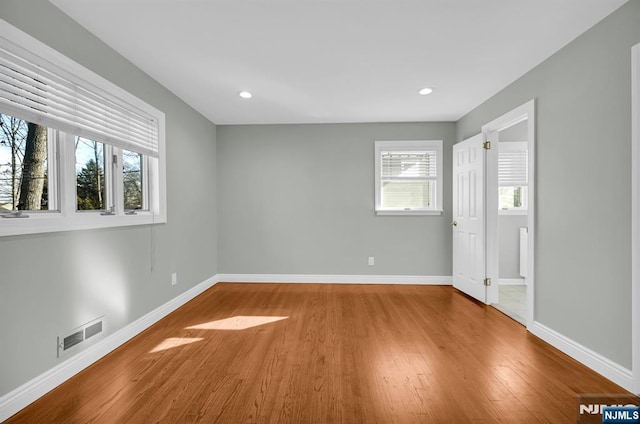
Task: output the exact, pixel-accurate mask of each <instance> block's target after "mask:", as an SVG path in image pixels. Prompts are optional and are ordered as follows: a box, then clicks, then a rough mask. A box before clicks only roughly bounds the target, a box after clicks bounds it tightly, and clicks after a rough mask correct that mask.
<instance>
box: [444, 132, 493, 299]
mask: <svg viewBox="0 0 640 424" xmlns="http://www.w3.org/2000/svg"><path fill="white" fill-rule="evenodd" d="M452 169H453V176H452V177H453V178H452V183H453V213H452V216H453V222H452V223H451V228H452V231H453V286H454V287H455V288H456V289H458V290H460V291H462V292H464V293H466V294H468V295H469V296H471V297H474V298H476V299H478V300H480V301H481V302H485V303H486V301H487V298H486V287H485V285H484V281H483V280H484V277H485V222H484V196H485V195H484V153H483V148H482V134H478V135H476V136H473V137H471V138H468V139H466V140H464V141H461V142H460V143H457V144H455V145H454V146H453V167H452Z"/></svg>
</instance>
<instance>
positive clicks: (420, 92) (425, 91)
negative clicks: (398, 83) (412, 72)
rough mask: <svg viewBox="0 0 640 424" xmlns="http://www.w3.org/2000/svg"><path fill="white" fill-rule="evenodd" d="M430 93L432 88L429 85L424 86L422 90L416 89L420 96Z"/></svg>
mask: <svg viewBox="0 0 640 424" xmlns="http://www.w3.org/2000/svg"><path fill="white" fill-rule="evenodd" d="M431 93H433V88H431V87H425V88H423V89H422V90H420V91H418V94H420V95H421V96H426V95H427V94H431Z"/></svg>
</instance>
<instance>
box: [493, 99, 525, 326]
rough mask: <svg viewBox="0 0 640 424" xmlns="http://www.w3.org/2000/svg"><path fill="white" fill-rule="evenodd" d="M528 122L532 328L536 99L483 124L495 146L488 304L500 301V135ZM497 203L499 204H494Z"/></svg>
mask: <svg viewBox="0 0 640 424" xmlns="http://www.w3.org/2000/svg"><path fill="white" fill-rule="evenodd" d="M525 120H526V121H528V124H527V148H528V167H529V169H528V192H529V197H528V202H529V203H528V210H527V228H528V230H527V231H528V233H529V236H528V237H527V242H528V243H527V276H526V277H525V284H526V287H527V316H526V327H527V328H530V327H531V326H532V325H533V323H534V318H535V316H534V298H535V296H534V293H535V291H534V282H535V278H534V275H535V274H534V273H535V239H536V237H535V211H536V189H535V183H536V179H535V169H536V167H535V157H536V155H535V152H536V149H535V146H536V131H535V129H536V116H535V99H531V100H529V101H528V102H526V103H525V104H523V105H521V106H518V107H517V108H515V109H513V110H512V111H510V112H507V113H506V114H504V115H502V116H500V117H499V118H496V119H494V120H493V121H491V122H489V123H487V124H485V125H483V126H482V136H483V137H484V139H485V140H486V141H493V142H494V143H493V146H491V148H490V149H489V150H486V155H485V161H486V162H485V164H486V166H485V181H486V185H485V219H486V232H485V243H486V256H485V260H486V273H487V277H488V278H490V279H491V281H495V284H491V285H490V286H489V287H487V303H488V304H491V303H497V301H498V296H499V294H498V293H499V292H498V280H499V277H500V273H499V266H498V265H499V247H500V246H499V240H498V208H497V206H496V205H497V196H498V145H497V143H495V142H497V141H498V139H497V137H496V135H497V134H498V132H499V131H502V130H504V129H506V128H509V127H511V126H513V125H515V124H518V123H520V122H522V121H525ZM494 206H496V207H494Z"/></svg>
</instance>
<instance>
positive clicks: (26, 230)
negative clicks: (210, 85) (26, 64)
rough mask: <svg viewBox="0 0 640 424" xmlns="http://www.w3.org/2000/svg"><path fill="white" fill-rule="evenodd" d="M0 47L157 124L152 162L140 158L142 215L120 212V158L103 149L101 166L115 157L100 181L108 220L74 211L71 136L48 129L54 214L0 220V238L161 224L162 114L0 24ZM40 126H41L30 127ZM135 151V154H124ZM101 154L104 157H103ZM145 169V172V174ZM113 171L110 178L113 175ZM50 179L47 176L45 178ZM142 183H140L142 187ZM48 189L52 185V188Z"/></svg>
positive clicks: (110, 148)
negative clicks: (5, 45) (43, 64)
mask: <svg viewBox="0 0 640 424" xmlns="http://www.w3.org/2000/svg"><path fill="white" fill-rule="evenodd" d="M0 42H2V43H11V44H13V45H15V46H17V47H18V48H19V49H22V50H24V51H26V52H29V54H30V55H31V56H35V57H37V58H38V60H42V61H44V62H49V63H51V64H53V66H54V67H56V68H59V69H64V71H65V72H66V73H67V74H69V75H72V76H73V77H74V78H77V79H78V80H82V81H85V82H86V83H87V84H89V85H90V86H92V87H95V88H96V90H98V91H100V92H103V93H108V95H109V96H110V98H113V99H115V101H119V102H122V103H126V104H129V105H132V107H135V108H138V109H139V110H142V111H144V112H146V113H148V114H149V115H150V116H153V117H154V119H157V121H158V153H157V155H158V157H151V156H149V155H147V154H145V153H144V152H141V153H142V157H143V162H144V164H143V184H144V185H145V187H146V193H145V194H143V196H145V197H146V201H147V203H146V204H147V206H148V210H136V213H135V214H126V213H125V211H124V199H123V196H122V192H123V187H120V185H121V184H120V183H119V182H122V154H121V148H120V147H116V145H113V144H110V143H109V142H108V141H107V142H103V141H101V140H97V141H100V142H103V143H104V144H105V147H107V148H106V151H109V152H112V155H110V156H109V158H108V161H107V162H111V161H112V158H113V154H115V156H116V157H117V163H116V165H115V166H112V167H110V171H111V174H112V177H111V178H109V177H107V176H106V169H105V180H107V181H108V184H109V185H110V192H109V190H108V194H107V196H108V199H110V201H111V204H114V205H115V208H114V211H113V212H114V213H113V214H104V213H101V212H104V211H77V210H76V206H77V203H76V202H77V200H76V172H75V143H74V139H75V136H76V135H81V134H73V133H71V132H63V131H60V130H57V129H55V128H51V127H49V131H52V132H54V133H55V135H54V137H52V142H50V143H49V146H48V149H49V150H48V154H49V155H52V156H50V157H48V158H47V159H48V169H49V171H48V172H49V187H48V190H49V198H50V200H49V201H50V202H51V198H52V194H53V195H54V196H55V202H56V204H55V206H56V207H55V210H54V209H53V208H50V210H47V211H23V215H28V217H27V218H5V217H4V216H8V215H10V214H3V215H4V216H3V217H0V237H2V236H15V235H22V234H38V233H47V232H58V231H72V230H85V229H96V228H109V227H122V226H133V225H148V224H157V223H166V222H167V206H166V205H167V200H166V199H167V196H166V157H165V143H166V140H165V137H166V135H165V131H166V130H165V114H164V113H163V112H161V111H159V110H158V109H156V108H154V107H153V106H151V105H149V104H147V103H146V102H144V101H142V100H140V99H139V98H137V97H135V96H134V95H132V94H130V93H129V92H127V91H125V90H123V89H122V88H120V87H119V86H117V85H115V84H113V83H112V82H110V81H108V80H106V79H104V78H103V77H101V76H99V75H98V74H96V73H95V72H93V71H91V70H89V69H87V68H85V67H83V66H82V65H79V64H78V63H76V62H74V61H72V60H71V59H69V58H68V57H66V56H64V55H62V54H61V53H59V52H57V51H56V50H54V49H52V48H51V47H49V46H47V45H45V44H43V43H42V42H40V41H38V40H36V39H35V38H33V37H31V36H30V35H28V34H26V33H24V32H22V31H21V30H19V29H17V28H15V27H13V26H12V25H10V24H9V23H7V22H6V21H4V20H2V19H0ZM2 113H7V114H8V115H12V110H10V109H9V108H7V110H2ZM35 123H38V124H41V125H45V126H48V125H46V123H43V122H35ZM127 150H132V151H135V149H127ZM106 154H107V153H106V152H105V156H106ZM145 168H146V169H145ZM113 171H115V172H113ZM52 173H53V175H51V174H52ZM145 181H146V182H145ZM56 182H57V185H56V184H53V183H56Z"/></svg>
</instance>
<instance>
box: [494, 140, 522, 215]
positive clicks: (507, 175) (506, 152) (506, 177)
mask: <svg viewBox="0 0 640 424" xmlns="http://www.w3.org/2000/svg"><path fill="white" fill-rule="evenodd" d="M527 149H528V146H527V142H500V143H498V210H499V212H500V213H503V214H506V213H526V211H527V201H528V187H527V186H528V182H529V181H528V180H529V167H528V153H527Z"/></svg>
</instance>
